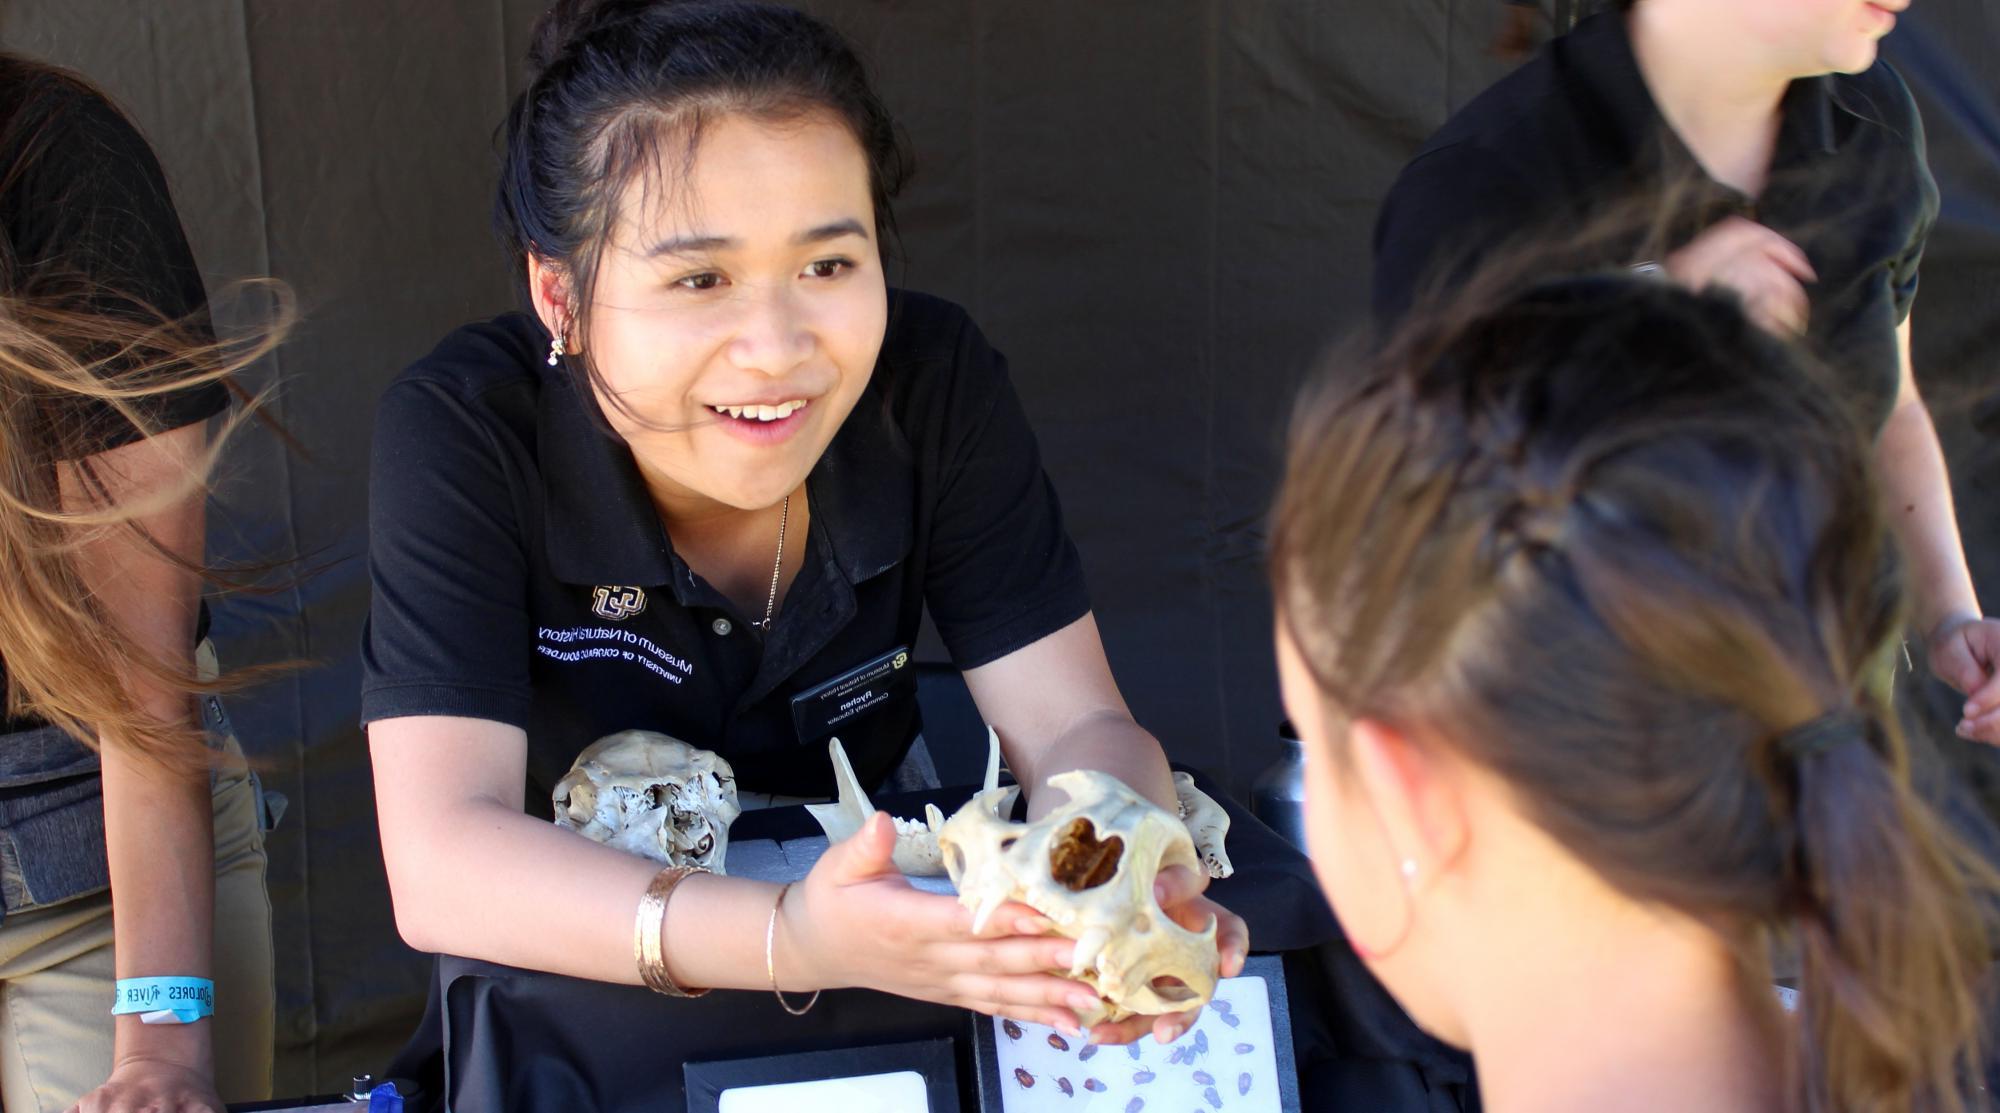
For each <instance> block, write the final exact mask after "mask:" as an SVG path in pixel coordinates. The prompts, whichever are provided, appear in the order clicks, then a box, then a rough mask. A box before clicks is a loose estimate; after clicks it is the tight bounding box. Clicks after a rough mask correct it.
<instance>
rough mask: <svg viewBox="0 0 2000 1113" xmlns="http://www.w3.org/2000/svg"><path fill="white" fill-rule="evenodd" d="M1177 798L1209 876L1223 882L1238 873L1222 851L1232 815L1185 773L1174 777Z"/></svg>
mask: <svg viewBox="0 0 2000 1113" xmlns="http://www.w3.org/2000/svg"><path fill="white" fill-rule="evenodd" d="M1174 795H1175V797H1177V798H1178V799H1179V801H1180V806H1181V822H1182V823H1185V824H1187V829H1188V834H1189V835H1190V836H1192V837H1193V838H1194V850H1195V854H1196V855H1198V856H1199V857H1200V858H1201V866H1202V868H1203V869H1205V870H1207V871H1208V876H1210V877H1214V878H1223V877H1228V876H1229V875H1230V874H1232V873H1235V872H1236V867H1235V866H1232V865H1230V864H1229V853H1228V851H1226V850H1225V849H1223V843H1224V842H1225V841H1227V840H1228V838H1229V813H1228V812H1226V811H1223V810H1222V805H1220V804H1218V803H1216V802H1215V800H1214V798H1212V797H1210V796H1209V794H1208V793H1206V792H1203V791H1202V790H1200V789H1198V788H1196V787H1194V778H1193V777H1190V776H1188V775H1187V774H1186V773H1175V774H1174Z"/></svg>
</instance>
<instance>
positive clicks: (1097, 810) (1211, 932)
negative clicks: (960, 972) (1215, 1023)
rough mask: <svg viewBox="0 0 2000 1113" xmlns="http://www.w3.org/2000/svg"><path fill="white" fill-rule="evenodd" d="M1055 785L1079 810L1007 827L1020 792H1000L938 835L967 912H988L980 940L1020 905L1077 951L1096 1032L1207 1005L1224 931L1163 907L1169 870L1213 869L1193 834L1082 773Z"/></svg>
mask: <svg viewBox="0 0 2000 1113" xmlns="http://www.w3.org/2000/svg"><path fill="white" fill-rule="evenodd" d="M1048 783H1049V785H1050V787H1053V788H1056V789H1060V790H1061V791H1062V792H1064V793H1066V794H1068V796H1069V800H1068V801H1067V802H1065V803H1063V804H1061V805H1059V806H1058V807H1056V808H1055V809H1054V810H1052V811H1050V812H1049V813H1048V814H1047V815H1045V816H1043V817H1042V818H1041V819H1040V820H1038V821H1036V822H1034V823H1011V822H1009V821H1007V820H1006V819H1003V818H1001V812H1000V808H1001V806H1002V804H1003V802H1004V801H1005V800H1006V799H1007V798H1008V793H1010V792H1012V791H1013V790H1011V789H999V790H995V791H992V792H982V793H979V794H978V795H976V796H974V797H973V798H972V799H971V800H970V801H969V802H967V803H966V805H965V806H964V807H962V808H960V809H959V810H958V812H957V813H956V814H955V815H953V816H952V817H951V818H950V819H949V820H946V821H945V824H944V829H943V830H941V831H939V832H938V847H939V849H940V850H941V851H942V852H943V855H944V862H945V868H946V869H947V870H948V871H949V872H950V874H951V879H952V883H953V884H955V885H957V886H958V899H959V902H960V903H961V904H964V905H966V906H967V907H970V908H974V909H976V910H977V911H976V912H975V913H974V916H973V922H974V925H975V928H974V930H978V929H979V928H983V927H984V926H985V924H986V920H987V919H988V918H989V917H991V916H992V915H993V912H994V911H995V910H996V909H998V908H999V907H1000V905H1001V904H1002V903H1004V902H1006V901H1010V900H1018V901H1021V902H1023V903H1025V904H1027V905H1029V906H1031V907H1033V908H1034V909H1035V910H1036V911H1038V912H1040V913H1041V914H1042V915H1044V916H1047V917H1048V918H1049V919H1050V920H1051V921H1053V922H1054V923H1055V925H1056V930H1057V931H1058V932H1060V933H1062V934H1063V935H1066V936H1068V937H1069V938H1071V939H1074V940H1076V941H1077V943H1076V951H1075V955H1074V964H1073V965H1072V967H1071V969H1070V970H1069V971H1067V973H1068V974H1069V976H1071V977H1074V978H1076V979H1078V980H1079V981H1082V982H1085V983H1087V984H1088V985H1090V986H1092V987H1093V988H1095V989H1096V990H1097V993H1098V997H1099V998H1100V1007H1099V1008H1098V1009H1097V1010H1095V1011H1089V1010H1086V1011H1085V1012H1083V1013H1081V1014H1080V1015H1079V1016H1078V1020H1080V1021H1081V1022H1082V1023H1083V1024H1084V1025H1086V1026H1088V1025H1093V1024H1096V1023H1098V1022H1100V1021H1103V1020H1122V1019H1124V1018H1125V1017H1128V1016H1132V1015H1134V1014H1146V1015H1156V1014H1160V1013H1170V1012H1185V1011H1187V1010H1188V1009H1192V1008H1194V1007H1195V1006H1197V1005H1200V1004H1204V1003H1206V1002H1207V1001H1208V999H1209V997H1211V996H1212V995H1213V994H1214V992H1215V979H1216V974H1217V966H1218V964H1219V956H1218V955H1217V953H1216V949H1215V927H1216V925H1215V920H1214V919H1213V918H1212V917H1211V918H1210V920H1209V922H1208V926H1207V928H1206V929H1205V930H1203V931H1189V930H1188V929H1186V928H1184V927H1182V926H1180V925H1179V924H1177V923H1175V922H1174V921H1173V919H1172V918H1170V917H1169V916H1167V914H1166V913H1165V912H1164V911H1162V910H1161V908H1160V906H1159V902H1158V901H1156V900H1155V899H1154V897H1153V881H1154V879H1155V878H1156V877H1158V876H1159V872H1160V870H1161V869H1163V868H1165V867H1167V866H1186V867H1188V868H1190V869H1196V870H1199V869H1201V868H1202V863H1201V861H1200V859H1199V858H1198V857H1197V855H1196V853H1195V847H1194V840H1193V839H1192V838H1191V837H1190V836H1189V834H1188V829H1187V828H1186V827H1185V826H1184V825H1182V823H1181V821H1180V820H1179V819H1178V818H1177V817H1175V816H1173V815H1170V814H1169V813H1167V812H1166V811H1164V810H1162V809H1161V808H1160V807H1159V806H1158V805H1156V804H1154V803H1153V802H1152V801H1150V800H1147V799H1146V798H1145V797H1143V796H1140V795H1139V794H1138V793H1136V792H1133V791H1132V790H1131V789H1130V788H1128V787H1127V786H1126V785H1125V784H1124V783H1123V782H1122V781H1120V780H1118V779H1117V778H1116V777H1113V776H1111V775H1109V774H1107V773H1100V772H1096V771H1093V770H1076V771H1073V772H1068V773H1060V774H1057V775H1056V776H1053V777H1050V778H1049V781H1048Z"/></svg>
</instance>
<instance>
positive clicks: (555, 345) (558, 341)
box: [549, 332, 563, 367]
mask: <svg viewBox="0 0 2000 1113" xmlns="http://www.w3.org/2000/svg"><path fill="white" fill-rule="evenodd" d="M562 356H563V338H562V333H560V332H559V333H556V335H555V338H554V339H553V340H550V341H549V366H550V367H554V366H555V365H556V361H558V360H560V359H562Z"/></svg>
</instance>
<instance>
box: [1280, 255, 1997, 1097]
mask: <svg viewBox="0 0 2000 1113" xmlns="http://www.w3.org/2000/svg"><path fill="white" fill-rule="evenodd" d="M1513 289H1514V290H1515V291H1516V292H1513V293H1511V294H1509V295H1507V296H1505V297H1503V298H1498V299H1486V300H1483V301H1480V302H1477V303H1475V304H1477V305H1479V306H1480V308H1478V309H1476V310H1473V311H1470V312H1466V311H1460V312H1458V313H1456V314H1438V315H1432V316H1426V317H1424V318H1422V319H1419V320H1414V321H1412V322H1411V323H1410V325H1409V326H1408V327H1407V328H1406V329H1405V330H1404V332H1403V333H1402V335H1401V337H1400V339H1398V340H1396V341H1394V342H1392V343H1390V344H1388V345H1386V346H1384V347H1383V348H1382V349H1380V352H1379V354H1377V355H1376V356H1375V357H1374V358H1373V359H1372V360H1371V361H1370V362H1369V363H1368V365H1367V366H1366V367H1365V368H1364V369H1363V370H1361V371H1360V372H1359V373H1356V372H1355V371H1354V370H1353V369H1352V368H1343V369H1342V373H1341V374H1340V375H1338V376H1330V377H1329V379H1328V381H1329V383H1330V384H1337V385H1328V386H1326V387H1323V388H1320V389H1318V390H1317V391H1315V392H1314V393H1312V394H1310V395H1309V397H1308V398H1307V399H1306V400H1305V401H1304V403H1303V404H1302V405H1301V406H1300V408H1299V410H1298V412H1297V414H1296V417H1295V423H1294V426H1293V430H1292V437H1291V449H1290V455H1289V461H1288V464H1287V470H1286V476H1285V480H1284V485H1283V490H1282V493H1281V494H1280V496H1279V499H1278V504H1277V510H1276V516H1275V534H1274V545H1273V554H1272V561H1271V575H1272V583H1273V587H1274V592H1275V598H1276V603H1277V611H1278V635H1277V641H1278V652H1279V665H1280V677H1281V681H1282V684H1283V689H1284V696H1285V702H1286V707H1287V709H1288V711H1289V712H1290V714H1291V716H1292V718H1293V721H1294V722H1295V723H1296V724H1297V725H1298V726H1299V728H1300V729H1301V731H1302V732H1303V737H1304V738H1305V740H1306V746H1307V753H1308V755H1309V757H1308V772H1307V791H1308V820H1307V824H1308V835H1309V840H1310V843H1311V850H1312V855H1313V859H1314V864H1315V867H1316V869H1317V870H1318V872H1319V875H1320V878H1321V881H1322V883H1323V885H1324V887H1325V889H1326V891H1327V892H1328V894H1329V896H1330V897H1331V899H1332V900H1333V902H1334V904H1335V906H1336V908H1337V909H1338V911H1339V913H1340V915H1341V919H1342V922H1343V924H1344V926H1345V928H1346V930H1347V933H1348V936H1349V939H1350V940H1351V942H1352V944H1353V946H1354V948H1355V950H1356V951H1357V952H1358V953H1359V954H1360V955H1361V956H1362V957H1363V959H1364V960H1365V961H1366V962H1367V964H1368V965H1369V967H1370V968H1371V969H1372V970H1373V971H1374V972H1375V973H1376V974H1377V975H1378V976H1379V977H1380V978H1381V979H1382V981H1383V982H1384V983H1385V984H1386V985H1387V986H1388V988H1389V989H1390V990H1391V991H1392V992H1393V993H1394V994H1395V995H1396V996H1397V997H1398V999H1399V1000H1400V1001H1401V1002H1402V1003H1403V1005H1404V1006H1405V1007H1406V1008H1407V1009H1408V1010H1409V1011H1410V1013H1411V1015H1412V1016H1413V1017H1414V1018H1415V1019H1416V1020H1417V1021H1418V1022H1419V1023H1420V1024H1422V1025H1423V1026H1424V1027H1426V1028H1427V1029H1429V1030H1431V1031H1432V1032H1434V1033H1436V1034H1437V1035H1439V1036H1440V1037H1442V1038H1444V1039H1446V1040H1448V1041H1450V1042H1452V1043H1454V1044H1457V1045H1460V1046H1463V1047H1467V1048H1469V1049H1470V1050H1471V1051H1472V1053H1473V1055H1474V1058H1475V1060H1476V1061H1477V1063H1478V1064H1479V1073H1480V1082H1481V1088H1482V1092H1483V1096H1484V1099H1485V1102H1486V1104H1487V1106H1488V1107H1489V1108H1491V1109H1493V1110H1496V1111H1497V1113H1510V1111H1515V1110H1537V1111H1557V1113H1559V1111H1562V1110H1597V1109H1608V1108H1617V1109H1622V1110H1649V1109H1657V1110H1688V1109H1700V1110H1708V1111H1728V1110H1797V1111H1808V1113H1832V1111H1836V1110H1838V1111H1851V1110H1875V1111H1885V1113H1886V1111H1894V1113H1903V1111H1917V1110H1930V1111H1935V1110H1947V1111H1954V1113H1955V1111H1960V1110H1966V1109H1969V1108H1973V1107H1974V1102H1973V1098H1972V1096H1971V1091H1970V1090H1969V1088H1968V1085H1969V1083H1970V1081H1971V1080H1972V1078H1973V1076H1974V1073H1975V1071H1974V1069H1973V1068H1974V1064H1973V1051H1974V1035H1975V1030H1976V1028H1977V1019H1978V1016H1979V1012H1980V1009H1979V1001H1978V998H1977V994H1976V987H1977V985H1978V984H1979V981H1980V979H1981V977H1982V975H1983V973H1984V971H1985V969H1986V967H1987V964H1988V950H1987V936H1986V932H1985V930H1984V927H1983V924H1982V921H1981V919H1980V916H1979V914H1978V908H1977V905H1976V902H1975V901H1976V895H1977V894H1978V893H1980V892H1983V891H1985V890H1986V889H1987V887H1988V886H1989V884H1990V881H1991V879H1990V877H1989V875H1988V873H1987V872H1986V871H1985V870H1984V869H1983V868H1981V867H1979V866H1977V865H1975V864H1974V862H1973V860H1972V859H1971V858H1970V857H1969V856H1968V854H1967V853H1966V852H1965V851H1964V850H1963V849H1962V848H1961V847H1960V846H1959V844H1957V843H1956V842H1954V841H1953V839H1952V838H1951V837H1950V836H1949V835H1948V834H1947V833H1946V832H1945V831H1944V830H1943V829H1942V827H1941V826H1940V823H1939V821H1938V819H1937V817H1936V816H1934V815H1933V814H1932V813H1931V812H1930V811H1928V810H1927V809H1926V807H1925V806H1924V805H1923V804H1922V803H1921V802H1920V801H1919V800H1918V799H1917V798H1916V797H1915V796H1914V795H1913V794H1912V791H1911V788H1910V783H1909V777H1908V771H1907V768H1906V765H1907V763H1906V756H1905V751H1904V746H1903V741H1902V739H1901V737H1900V736H1899V734H1898V731H1897V728H1896V723H1895V721H1894V719H1893V717H1892V715H1891V713H1890V710H1889V708H1888V706H1887V704H1886V678H1887V671H1888V660H1887V654H1888V653H1889V649H1890V647H1891V646H1892V645H1893V644H1894V642H1895V641H1896V639H1897V638H1898V636H1899V634H1900V632H1901V630H1902V628H1903V627H1902V622H1903V618H1904V609H1905V605H1906V604H1905V594H1904V588H1903V583H1902V580H1901V578H1900V573H1899V570H1898V568H1897V562H1896V559H1895V553H1896V550H1895V548H1894V546H1893V545H1892V543H1891V542H1890V540H1889V537H1888V535H1887V531H1886V529H1885V527H1884V524H1883V521H1882V518H1881V514H1880V512H1879V510H1878V506H1879V501H1878V499H1877V497H1876V492H1875V490H1874V489H1873V485H1872V482H1871V479H1870V472H1869V468H1868V466H1867V462H1866V449H1865V447H1864V444H1865V442H1864V437H1863V433H1862V432H1861V431H1860V430H1859V429H1858V428H1857V426H1856V423H1855V420H1854V418H1853V416H1852V415H1851V413H1850V412H1849V410H1848V409H1847V408H1846V407H1844V406H1843V404H1842V403H1840V402H1839V401H1837V400H1836V395H1835V394H1834V393H1833V392H1832V391H1830V390H1828V389H1827V388H1826V386H1825V383H1824V382H1823V381H1822V376H1821V373H1820V372H1819V371H1818V370H1817V369H1816V368H1815V367H1812V366H1808V365H1807V363H1806V362H1805V361H1804V357H1802V356H1801V355H1799V354H1798V353H1797V352H1796V351H1795V350H1794V349H1793V348H1792V347H1790V346H1788V345H1786V344H1784V343H1782V342H1780V341H1778V340H1776V339H1774V338H1772V337H1771V336H1770V335H1768V334H1767V333H1765V332H1764V331H1763V330H1761V329H1760V328H1758V327H1756V326H1755V325H1753V324H1751V323H1750V322H1749V321H1748V320H1747V319H1746V317H1745V316H1744V314H1743V312H1742V311H1741V310H1740V308H1738V307H1737V306H1736V304H1735V303H1733V302H1732V301H1730V300H1727V299H1725V298H1724V297H1722V296H1720V295H1696V294H1691V293H1688V292H1685V291H1683V290H1681V289H1678V288H1676V287H1674V286H1673V285H1671V284H1668V283H1662V282H1656V281H1650V280H1645V279H1637V278H1630V277H1625V276H1616V277H1595V276H1593V277H1582V278H1574V279H1567V280H1564V281H1560V282H1556V283H1552V284H1545V285H1540V286H1533V287H1529V288H1527V290H1526V292H1519V291H1520V289H1521V287H1519V286H1515V287H1513ZM1781 948H1795V949H1796V951H1797V953H1798V954H1799V955H1800V956H1801V959H1802V962H1803V974H1802V977H1801V981H1800V985H1799V998H1798V1001H1799V1003H1798V1007H1797V1010H1796V1012H1795V1013H1788V1012H1787V1011H1785V1010H1784V1009H1783V1008H1781V1006H1780V1004H1779V1002H1778V1001H1777V999H1776V998H1775V997H1774V995H1773V993H1772V991H1771V970H1770V961H1769V959H1768V957H1767V956H1768V955H1770V954H1771V953H1772V952H1773V951H1774V950H1777V949H1781Z"/></svg>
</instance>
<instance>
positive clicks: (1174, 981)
mask: <svg viewBox="0 0 2000 1113" xmlns="http://www.w3.org/2000/svg"><path fill="white" fill-rule="evenodd" d="M1146 984H1147V985H1149V986H1151V987H1152V989H1153V992H1154V993H1156V994H1158V995H1159V998H1160V1000H1162V1001H1173V1002H1180V1001H1193V1000H1196V999H1198V998H1200V996H1201V994H1199V993H1196V992H1195V991H1194V990H1193V989H1191V988H1190V987H1189V986H1188V984H1187V983H1186V982H1184V981H1182V980H1180V979H1179V978H1176V977H1174V976H1173V975H1171V974H1162V975H1160V976H1159V977H1157V978H1154V979H1153V980H1152V981H1150V982H1148V983H1146Z"/></svg>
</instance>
